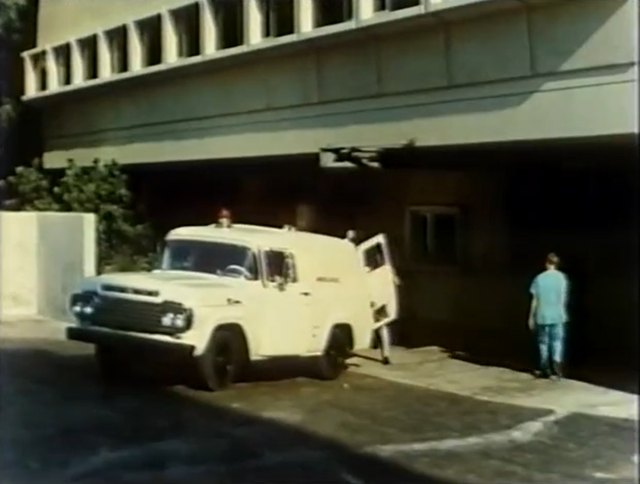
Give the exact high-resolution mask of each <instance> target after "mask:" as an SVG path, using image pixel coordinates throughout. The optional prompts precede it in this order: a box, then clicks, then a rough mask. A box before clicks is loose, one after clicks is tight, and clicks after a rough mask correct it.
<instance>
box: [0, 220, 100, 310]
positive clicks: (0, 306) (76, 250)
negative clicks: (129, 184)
mask: <svg viewBox="0 0 640 484" xmlns="http://www.w3.org/2000/svg"><path fill="white" fill-rule="evenodd" d="M95 226H96V222H95V216H94V215H93V214H78V213H45V212H0V320H1V319H4V318H9V317H22V316H35V315H40V316H45V317H50V318H55V319H66V318H67V314H68V313H67V307H66V306H67V299H68V296H69V294H70V292H71V291H72V290H73V289H74V288H75V287H76V286H77V284H78V283H79V281H80V280H81V279H82V278H83V277H87V276H92V275H94V274H95V271H96V235H95V233H96V227H95Z"/></svg>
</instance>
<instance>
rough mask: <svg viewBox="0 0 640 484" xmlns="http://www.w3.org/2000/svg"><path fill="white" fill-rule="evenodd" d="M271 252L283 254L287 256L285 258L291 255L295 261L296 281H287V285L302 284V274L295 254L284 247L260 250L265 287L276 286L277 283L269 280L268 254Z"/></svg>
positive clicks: (294, 272)
mask: <svg viewBox="0 0 640 484" xmlns="http://www.w3.org/2000/svg"><path fill="white" fill-rule="evenodd" d="M269 252H281V253H283V254H284V255H285V257H286V256H287V255H290V256H291V258H292V259H293V274H294V279H293V280H292V281H285V283H286V284H287V285H289V284H297V283H298V282H300V273H299V271H298V264H297V263H296V257H295V254H294V253H293V252H292V251H291V250H290V249H286V248H283V247H265V248H263V249H261V250H260V261H261V263H260V265H261V266H262V275H263V279H262V280H263V281H264V284H265V285H267V286H269V285H273V284H275V281H270V280H269V265H268V264H267V254H268V253H269Z"/></svg>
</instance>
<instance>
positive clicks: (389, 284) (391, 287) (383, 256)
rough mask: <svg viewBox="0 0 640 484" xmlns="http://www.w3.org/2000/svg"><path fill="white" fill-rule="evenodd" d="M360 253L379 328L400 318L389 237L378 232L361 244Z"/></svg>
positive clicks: (376, 325)
mask: <svg viewBox="0 0 640 484" xmlns="http://www.w3.org/2000/svg"><path fill="white" fill-rule="evenodd" d="M358 253H359V254H360V260H361V262H362V266H363V267H364V270H365V271H366V273H367V276H366V277H367V283H368V285H369V290H370V293H371V303H372V304H371V307H372V311H373V313H374V320H375V322H376V323H375V328H379V327H380V326H383V325H385V324H389V323H391V322H393V321H394V320H395V319H397V318H398V293H397V288H396V275H395V270H394V268H393V262H392V260H391V253H390V251H389V244H388V242H387V237H386V236H385V235H384V234H378V235H376V236H375V237H372V238H370V239H369V240H367V241H365V242H363V243H361V244H359V245H358Z"/></svg>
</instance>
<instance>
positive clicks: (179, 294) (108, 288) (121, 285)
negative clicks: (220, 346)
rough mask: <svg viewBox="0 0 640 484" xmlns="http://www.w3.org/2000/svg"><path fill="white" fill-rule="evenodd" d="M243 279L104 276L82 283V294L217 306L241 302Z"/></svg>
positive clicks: (176, 273)
mask: <svg viewBox="0 0 640 484" xmlns="http://www.w3.org/2000/svg"><path fill="white" fill-rule="evenodd" d="M246 283H247V281H244V280H242V279H232V278H219V277H216V276H210V275H207V274H198V273H192V272H180V271H157V272H124V273H114V274H103V275H100V276H96V277H91V278H87V279H85V280H84V281H83V282H82V285H81V290H82V291H96V292H98V293H100V294H105V295H109V296H114V297H126V298H141V299H155V300H159V301H164V300H167V301H176V302H181V303H183V304H186V305H189V306H195V305H197V306H217V305H226V304H228V299H234V300H238V299H239V298H238V295H239V293H240V292H241V287H240V286H241V285H243V284H246Z"/></svg>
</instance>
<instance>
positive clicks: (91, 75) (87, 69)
mask: <svg viewBox="0 0 640 484" xmlns="http://www.w3.org/2000/svg"><path fill="white" fill-rule="evenodd" d="M79 46H80V57H81V58H82V80H83V81H89V80H91V79H97V78H98V38H97V36H95V35H90V36H89V37H86V38H84V39H82V40H80V41H79Z"/></svg>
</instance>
